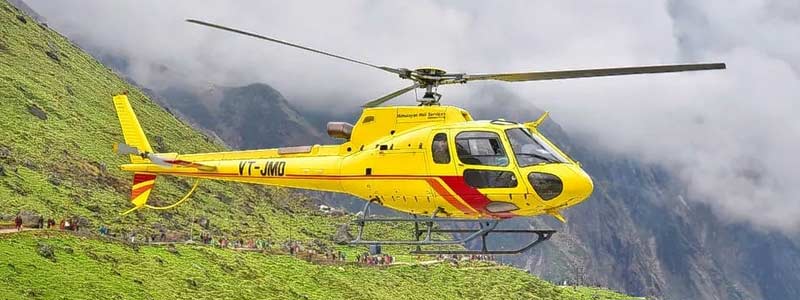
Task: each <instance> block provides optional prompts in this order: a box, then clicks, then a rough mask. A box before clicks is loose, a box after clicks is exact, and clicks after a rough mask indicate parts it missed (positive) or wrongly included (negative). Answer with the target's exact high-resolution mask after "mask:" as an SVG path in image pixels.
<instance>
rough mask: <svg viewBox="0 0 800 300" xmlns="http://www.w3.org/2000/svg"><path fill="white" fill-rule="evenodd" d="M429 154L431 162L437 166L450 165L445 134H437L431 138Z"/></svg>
mask: <svg viewBox="0 0 800 300" xmlns="http://www.w3.org/2000/svg"><path fill="white" fill-rule="evenodd" d="M431 153H432V154H433V162H435V163H437V164H449V163H450V147H448V146H447V134H445V133H437V134H436V135H435V136H433V144H432V145H431Z"/></svg>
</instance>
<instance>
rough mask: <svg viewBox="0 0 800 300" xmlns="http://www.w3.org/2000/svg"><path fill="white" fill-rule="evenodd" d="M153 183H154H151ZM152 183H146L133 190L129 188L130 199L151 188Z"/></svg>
mask: <svg viewBox="0 0 800 300" xmlns="http://www.w3.org/2000/svg"><path fill="white" fill-rule="evenodd" d="M153 184H155V183H153ZM153 184H148V185H145V186H142V187H139V188H137V189H135V190H131V199H136V197H138V196H139V195H141V194H142V193H144V192H145V191H147V190H149V189H151V188H153Z"/></svg>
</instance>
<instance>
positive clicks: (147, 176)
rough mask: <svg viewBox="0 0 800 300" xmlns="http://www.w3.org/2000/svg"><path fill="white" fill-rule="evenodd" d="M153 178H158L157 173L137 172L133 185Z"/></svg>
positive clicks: (134, 175)
mask: <svg viewBox="0 0 800 300" xmlns="http://www.w3.org/2000/svg"><path fill="white" fill-rule="evenodd" d="M153 179H156V175H154V174H147V173H136V174H133V185H136V184H138V183H142V182H145V181H148V180H153Z"/></svg>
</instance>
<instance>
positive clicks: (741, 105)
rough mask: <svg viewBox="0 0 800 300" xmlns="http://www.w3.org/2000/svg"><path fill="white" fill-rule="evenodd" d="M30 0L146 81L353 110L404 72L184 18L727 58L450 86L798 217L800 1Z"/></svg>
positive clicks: (448, 92) (516, 53)
mask: <svg viewBox="0 0 800 300" xmlns="http://www.w3.org/2000/svg"><path fill="white" fill-rule="evenodd" d="M27 2H28V4H29V5H30V6H31V7H33V8H34V9H35V10H36V11H38V12H39V13H40V14H41V15H43V16H44V17H45V18H46V19H47V21H48V23H49V25H50V26H51V27H53V28H55V29H57V30H59V31H60V32H62V33H64V34H65V35H67V36H69V37H70V38H71V39H73V40H76V41H78V42H79V43H81V44H82V45H84V46H87V47H93V48H96V49H99V51H102V52H108V53H113V54H115V55H120V56H123V57H125V58H127V59H128V60H130V62H131V66H130V70H129V72H130V74H129V75H130V76H131V77H132V78H134V79H135V80H136V81H138V82H140V83H142V84H144V85H145V86H148V87H150V88H155V89H158V88H163V87H165V86H169V85H172V84H175V83H176V82H177V81H182V82H188V83H192V84H197V85H200V86H203V85H205V86H209V85H211V84H217V85H243V84H246V83H250V82H265V83H268V84H270V85H272V86H273V87H275V88H276V89H278V90H280V91H281V92H282V93H283V94H284V95H285V96H286V97H287V98H288V99H289V100H290V101H292V102H293V103H295V104H296V105H297V106H301V107H303V108H304V109H307V110H333V111H339V112H344V111H351V110H353V108H355V107H357V106H358V105H359V104H361V103H363V102H366V101H369V100H370V99H372V98H376V97H379V96H381V95H382V94H385V93H388V92H390V91H392V90H394V89H398V88H400V87H403V86H406V85H408V84H409V83H408V82H404V81H402V80H400V79H398V78H397V77H396V76H395V75H392V74H388V73H383V72H382V71H379V70H374V69H370V68H367V67H363V66H359V65H355V64H350V63H347V62H341V61H337V60H334V59H330V58H327V57H323V56H320V55H316V54H311V53H305V52H302V51H299V50H294V49H290V48H287V47H284V46H279V45H272V44H269V43H266V42H261V41H257V40H252V39H248V38H246V37H242V36H236V35H234V34H229V33H224V32H219V31H216V30H212V29H209V28H204V27H200V26H197V25H193V24H189V23H185V22H183V20H184V19H186V18H197V19H203V20H208V21H212V22H218V23H221V24H226V25H229V26H233V27H237V28H241V29H245V30H250V31H254V32H259V33H262V34H265V35H269V36H273V37H277V38H280V39H284V40H288V41H293V42H297V43H301V44H304V45H307V46H311V47H317V48H320V49H323V50H327V51H331V52H335V53H338V54H341V55H345V56H351V57H354V58H359V59H362V60H365V61H368V62H372V63H375V64H379V65H389V66H396V67H407V68H415V67H418V66H428V65H434V66H438V67H441V68H444V69H447V70H449V71H451V72H475V73H482V72H514V71H536V70H551V69H569V68H590V67H611V66H628V65H637V64H644V65H648V64H665V63H690V62H726V63H727V64H728V68H729V69H728V70H726V71H710V72H697V73H683V74H667V75H646V76H629V77H616V78H595V79H575V80H564V81H557V82H556V81H553V82H534V83H514V84H511V83H475V84H470V85H468V86H455V87H453V86H449V87H445V88H442V89H441V91H442V92H443V93H444V98H443V101H444V102H446V103H447V104H454V105H460V106H464V107H467V108H469V107H472V106H476V103H477V102H478V101H482V100H481V99H482V98H480V97H474V95H481V91H483V90H485V89H486V88H487V87H492V88H497V87H498V85H500V86H501V88H499V89H502V90H504V91H510V93H512V94H513V95H515V96H518V97H519V98H521V99H525V101H528V102H529V104H530V105H536V106H538V107H541V108H543V109H546V110H550V111H551V112H552V115H553V117H554V118H555V119H556V120H557V121H558V122H559V123H560V124H561V125H562V127H564V128H565V129H566V130H567V131H568V132H569V133H570V134H572V135H575V136H581V137H584V138H591V139H593V140H595V141H596V142H597V143H598V147H601V148H602V149H603V150H609V151H613V152H617V153H620V154H624V155H629V156H631V157H635V158H639V159H642V160H644V161H647V162H654V163H658V164H661V165H664V166H666V167H668V168H669V169H670V170H672V171H673V172H675V174H676V175H678V176H679V177H680V178H681V179H682V180H683V181H684V182H685V183H686V185H687V187H688V190H689V192H690V195H689V196H690V197H689V198H690V199H694V200H696V201H704V202H706V203H708V204H710V205H711V206H712V207H713V208H714V211H715V212H716V213H717V214H718V215H719V216H720V217H721V218H723V219H725V220H730V221H737V222H738V221H742V222H749V223H751V224H755V225H757V226H758V227H761V228H769V229H779V230H783V231H787V232H794V233H796V232H797V231H798V229H800V228H798V227H799V226H798V225H800V218H798V216H800V199H798V195H800V172H798V171H797V168H798V167H800V159H798V158H797V156H796V155H795V153H796V152H798V151H799V150H800V120H799V119H798V118H797V116H798V115H800V105H798V103H797V102H798V100H800V76H799V75H798V74H799V73H800V1H797V0H785V1H754V0H753V1H740V0H719V1H717V0H711V1H694V0H676V1H637V0H631V1H528V0H524V1H491V2H489V1H451V2H444V1H341V2H335V3H334V2H333V1H315V2H304V1H235V2H233V1H154V0H152V1H104V0H96V1H50V0H27ZM165 70H168V71H167V72H165ZM471 95H472V96H471ZM412 101H413V94H410V95H407V96H405V97H403V98H400V99H399V100H396V101H395V102H394V103H407V104H408V103H410V102H412ZM520 105H527V104H525V103H522V104H520ZM534 117H535V116H531V119H533V118H534ZM676 205H678V203H677V202H676Z"/></svg>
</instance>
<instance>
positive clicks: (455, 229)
mask: <svg viewBox="0 0 800 300" xmlns="http://www.w3.org/2000/svg"><path fill="white" fill-rule="evenodd" d="M372 202H374V201H369V202H367V203H366V204H365V205H364V209H363V210H362V213H361V216H359V217H358V218H357V219H356V220H355V221H354V223H355V225H356V226H358V235H357V236H356V237H355V239H354V240H352V241H350V243H349V244H351V245H375V244H380V245H411V246H415V248H414V250H412V251H411V253H412V254H516V253H520V252H524V251H527V250H528V249H531V248H533V247H534V246H536V245H537V244H539V243H541V242H544V241H546V240H548V239H550V237H552V236H553V234H554V233H555V232H556V231H555V230H551V229H546V230H541V229H497V225H498V224H500V222H501V221H502V220H499V219H453V218H440V217H437V216H436V215H437V214H439V213H440V212H441V210H440V209H437V210H436V211H434V212H433V214H431V215H430V216H429V217H418V216H417V215H412V216H411V217H410V218H371V217H369V206H370V205H371V204H372ZM382 222H383V223H389V222H399V223H403V222H410V223H413V224H414V229H413V235H412V236H413V238H414V239H413V240H366V239H364V227H366V225H367V224H368V223H382ZM445 224H446V225H448V226H452V227H448V228H445V227H443V226H444V225H445ZM475 224H477V225H478V228H474V227H475ZM459 225H460V226H459ZM467 227H472V228H467ZM434 233H445V234H457V235H459V236H462V237H461V238H451V239H437V238H435V235H434ZM489 234H496V235H500V234H505V235H525V236H528V237H530V238H531V239H530V241H529V242H528V243H527V244H525V245H523V246H522V247H519V248H515V249H490V248H489V247H488V243H487V240H486V237H487V236H489ZM531 234H535V235H536V237H535V238H533V237H531V236H530V235H531ZM448 236H449V235H448ZM471 241H480V249H479V250H452V249H442V248H443V247H446V246H448V245H465V244H466V243H468V242H471ZM423 246H425V247H426V248H438V249H423Z"/></svg>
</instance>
